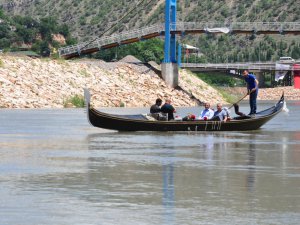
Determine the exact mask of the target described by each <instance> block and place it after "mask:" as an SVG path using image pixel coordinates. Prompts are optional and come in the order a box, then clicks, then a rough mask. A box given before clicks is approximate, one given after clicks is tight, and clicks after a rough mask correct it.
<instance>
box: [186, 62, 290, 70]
mask: <svg viewBox="0 0 300 225" xmlns="http://www.w3.org/2000/svg"><path fill="white" fill-rule="evenodd" d="M181 68H189V69H197V68H198V69H225V70H243V69H249V70H271V71H275V70H276V71H293V70H294V67H293V64H290V65H286V68H280V69H277V68H276V63H273V64H271V63H218V64H213V63H207V64H203V63H181Z"/></svg>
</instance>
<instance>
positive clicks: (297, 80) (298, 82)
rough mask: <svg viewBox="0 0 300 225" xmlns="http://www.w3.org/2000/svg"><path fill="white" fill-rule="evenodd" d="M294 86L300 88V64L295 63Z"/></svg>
mask: <svg viewBox="0 0 300 225" xmlns="http://www.w3.org/2000/svg"><path fill="white" fill-rule="evenodd" d="M293 67H294V88H295V89H300V64H294V66H293Z"/></svg>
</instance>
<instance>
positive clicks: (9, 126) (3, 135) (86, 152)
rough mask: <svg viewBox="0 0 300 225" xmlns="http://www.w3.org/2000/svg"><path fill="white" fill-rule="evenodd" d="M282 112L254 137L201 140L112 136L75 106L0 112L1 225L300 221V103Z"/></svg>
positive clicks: (199, 135)
mask: <svg viewBox="0 0 300 225" xmlns="http://www.w3.org/2000/svg"><path fill="white" fill-rule="evenodd" d="M272 104H273V103H270V102H267V103H260V104H259V108H260V109H263V108H267V107H268V106H270V105H272ZM288 108H289V110H290V112H289V114H287V113H280V114H279V115H278V116H277V117H275V118H274V119H273V120H271V121H269V122H268V123H267V124H266V125H264V126H263V127H262V128H261V129H260V130H257V131H249V132H207V133H205V132H189V133H188V132H179V133H178V132H177V133H176V132H166V133H163V132H136V133H129V132H128V133H126V132H120V133H119V132H112V131H108V130H102V129H98V128H94V127H91V126H90V125H89V123H88V122H87V120H86V115H85V113H84V110H82V109H61V110H53V109H52V110H9V109H1V110H0V182H1V188H0V195H1V199H0V224H1V225H20V224H21V225H43V224H45V225H48V224H49V225H50V224H51V225H53V224H55V225H69V224H70V225H77V224H78V225H82V224H91V225H94V224H103V225H106V224H109V225H112V224H124V225H129V224H130V225H132V224H139V225H143V224H151V225H152V224H159V225H160V224H171V225H173V224H174V225H175V224H187V225H190V224H299V223H300V120H299V112H300V102H289V103H288ZM241 109H242V111H244V112H247V111H248V105H243V106H242V107H241ZM200 110H201V109H199V108H180V109H177V111H178V112H179V114H181V115H185V114H186V113H187V112H194V113H196V112H199V111H200ZM106 111H109V112H114V113H121V114H124V113H125V114H126V113H132V111H135V112H142V113H143V112H146V111H147V109H122V108H118V109H106Z"/></svg>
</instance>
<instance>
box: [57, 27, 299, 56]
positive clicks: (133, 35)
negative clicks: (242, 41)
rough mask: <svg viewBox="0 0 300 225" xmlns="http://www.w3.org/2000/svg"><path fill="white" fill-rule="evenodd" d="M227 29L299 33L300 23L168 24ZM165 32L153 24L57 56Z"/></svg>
mask: <svg viewBox="0 0 300 225" xmlns="http://www.w3.org/2000/svg"><path fill="white" fill-rule="evenodd" d="M224 27H225V28H228V29H229V30H230V31H234V30H242V31H254V32H259V31H275V32H278V33H281V32H283V31H300V22H234V23H222V22H207V23H204V22H200V23H197V22H178V23H176V24H170V28H171V31H182V32H184V31H189V30H190V31H195V30H201V31H205V30H206V29H207V28H224ZM164 31H165V25H164V24H155V25H151V26H149V27H145V28H141V29H135V30H131V31H125V32H121V33H115V34H113V35H111V36H104V37H101V38H96V39H94V40H91V41H86V42H83V43H80V44H77V45H72V46H67V47H63V48H59V50H58V51H59V55H60V56H66V55H70V54H74V53H79V54H80V52H81V51H83V50H87V49H94V48H98V49H99V50H100V48H101V47H102V46H105V45H108V44H113V43H120V42H122V41H125V40H129V39H133V38H141V37H143V36H145V35H149V34H152V33H161V32H164Z"/></svg>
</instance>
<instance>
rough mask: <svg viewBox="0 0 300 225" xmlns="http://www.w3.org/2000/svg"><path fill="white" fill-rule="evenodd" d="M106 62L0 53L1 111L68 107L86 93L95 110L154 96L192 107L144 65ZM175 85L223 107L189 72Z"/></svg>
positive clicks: (217, 95)
mask: <svg viewBox="0 0 300 225" xmlns="http://www.w3.org/2000/svg"><path fill="white" fill-rule="evenodd" d="M124 61H126V60H123V62H114V63H106V62H104V61H99V60H77V61H76V60H75V61H66V60H61V59H60V60H51V59H32V58H29V57H16V56H9V55H5V54H2V55H0V85H1V89H0V107H2V108H62V107H66V106H68V107H72V104H70V103H68V99H70V98H72V97H74V96H76V95H78V96H81V97H82V95H83V88H85V87H87V88H89V89H90V90H91V94H92V103H93V105H95V106H96V107H120V106H124V107H149V106H150V105H151V104H153V103H154V102H155V99H156V98H158V97H159V98H162V99H163V100H164V99H166V98H171V100H172V102H173V105H174V106H194V105H196V102H195V100H193V99H192V98H191V97H190V95H189V94H188V93H186V92H184V91H181V90H176V89H173V88H169V87H167V86H166V85H165V83H164V81H162V80H161V78H160V77H159V76H158V75H157V74H156V73H154V72H153V71H152V70H151V69H149V68H148V67H146V66H145V65H143V64H139V63H138V62H135V63H132V62H131V63H128V62H124ZM179 84H180V86H181V87H182V88H183V89H184V90H185V91H187V92H189V93H192V94H193V96H195V97H196V98H198V99H200V100H202V101H210V102H212V103H217V102H222V103H225V100H224V99H223V97H222V95H221V94H220V93H219V92H218V91H217V90H215V89H214V88H212V87H210V86H209V85H207V84H206V83H205V82H203V81H202V80H200V79H198V78H197V77H196V76H194V75H193V74H192V73H189V72H188V71H184V70H183V71H180V75H179Z"/></svg>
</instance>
